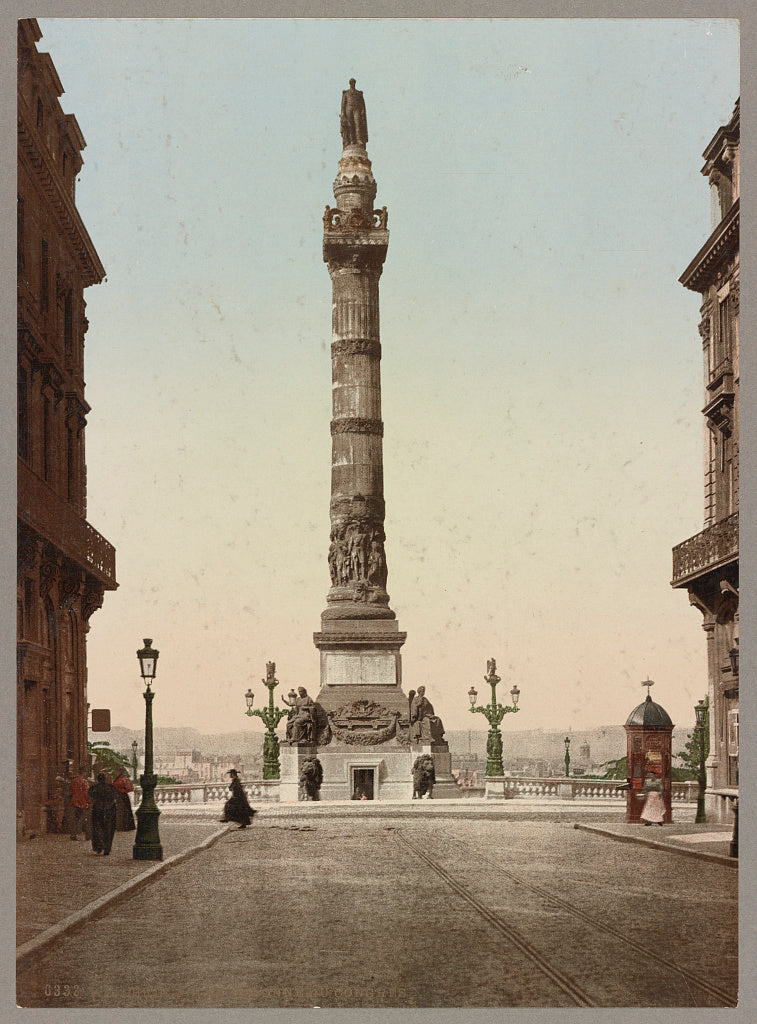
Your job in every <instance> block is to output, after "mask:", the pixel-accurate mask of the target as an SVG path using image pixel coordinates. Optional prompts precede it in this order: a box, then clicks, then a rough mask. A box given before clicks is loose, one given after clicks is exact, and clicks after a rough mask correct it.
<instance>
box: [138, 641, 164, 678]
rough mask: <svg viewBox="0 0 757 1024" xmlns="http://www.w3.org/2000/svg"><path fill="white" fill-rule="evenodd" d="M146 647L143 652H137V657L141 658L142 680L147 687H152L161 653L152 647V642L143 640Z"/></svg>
mask: <svg viewBox="0 0 757 1024" xmlns="http://www.w3.org/2000/svg"><path fill="white" fill-rule="evenodd" d="M142 643H143V644H144V647H143V648H142V650H141V651H137V657H138V658H139V671H140V672H141V673H142V679H143V680H144V682H145V685H146V686H147V687H148V689H149V687H150V683H152V682H153V681H154V679H155V671H156V669H157V666H158V655H159V654H160V651H157V650H155V648H154V647H153V646H152V640H147V639H145V640H143V641H142Z"/></svg>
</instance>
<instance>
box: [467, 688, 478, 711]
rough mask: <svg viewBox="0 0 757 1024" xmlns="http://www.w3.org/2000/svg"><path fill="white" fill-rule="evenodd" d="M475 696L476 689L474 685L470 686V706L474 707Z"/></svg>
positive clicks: (476, 693)
mask: <svg viewBox="0 0 757 1024" xmlns="http://www.w3.org/2000/svg"><path fill="white" fill-rule="evenodd" d="M477 698H478V690H477V689H476V687H475V686H471V688H470V690H468V700H469V701H470V706H471V707H475V704H476V700H477Z"/></svg>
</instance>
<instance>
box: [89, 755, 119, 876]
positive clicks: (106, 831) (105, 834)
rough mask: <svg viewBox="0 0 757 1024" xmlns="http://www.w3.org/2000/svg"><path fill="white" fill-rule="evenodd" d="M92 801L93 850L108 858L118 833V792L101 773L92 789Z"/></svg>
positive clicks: (90, 792)
mask: <svg viewBox="0 0 757 1024" xmlns="http://www.w3.org/2000/svg"><path fill="white" fill-rule="evenodd" d="M89 796H90V799H91V801H92V849H93V850H94V851H95V853H101V854H102V855H103V857H107V856H108V854H109V853H110V848H111V846H112V845H113V835H114V833H115V831H116V799H117V797H118V791H117V790H116V787H115V786H114V785H113V783H112V782H108V780H107V778H106V777H105V774H104V773H103V772H100V774H99V775H98V776H97V782H96V783H95V784H94V786H91V787H90V790H89Z"/></svg>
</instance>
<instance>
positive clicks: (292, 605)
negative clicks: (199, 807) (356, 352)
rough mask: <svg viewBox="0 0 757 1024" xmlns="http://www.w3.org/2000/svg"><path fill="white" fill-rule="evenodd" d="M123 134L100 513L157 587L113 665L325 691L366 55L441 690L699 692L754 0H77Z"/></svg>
mask: <svg viewBox="0 0 757 1024" xmlns="http://www.w3.org/2000/svg"><path fill="white" fill-rule="evenodd" d="M40 27H41V30H42V33H43V38H42V39H41V40H40V42H39V43H38V48H39V49H40V50H43V51H48V52H49V53H50V54H51V56H52V59H53V62H54V64H55V66H56V68H57V71H58V74H59V76H60V79H61V82H62V84H63V88H64V90H65V92H64V94H63V96H62V97H61V103H62V105H63V109H64V110H65V111H66V112H72V113H74V114H75V115H76V119H77V121H78V123H79V125H80V127H81V129H82V132H83V134H84V137H85V139H86V141H87V146H86V149H85V150H84V153H83V157H84V161H85V163H84V167H83V169H82V172H81V174H80V178H79V183H78V184H77V206H78V208H79V210H80V212H81V214H82V218H83V220H84V223H85V225H86V227H87V229H88V231H89V233H90V235H91V237H92V240H93V242H94V245H95V248H96V249H97V251H98V254H99V256H100V258H101V260H102V263H103V265H104V266H105V268H106V271H107V277H106V280H105V281H104V282H103V283H101V284H100V285H97V286H95V287H92V288H89V289H88V290H87V292H86V293H85V298H86V300H87V317H88V320H89V323H90V327H89V331H88V333H87V336H86V350H85V371H86V372H85V377H86V384H87V388H86V398H87V401H88V402H89V404H90V406H91V407H92V412H91V413H90V415H89V416H88V425H87V431H86V444H87V469H88V515H87V518H88V520H89V521H90V523H91V524H92V525H93V526H94V527H95V528H96V529H97V530H98V531H99V532H100V533H102V534H103V535H104V536H105V537H106V538H107V539H108V540H109V541H110V542H111V543H112V544H114V546H115V548H116V567H117V578H118V581H119V588H118V590H117V591H115V592H113V593H107V594H106V596H105V602H104V605H103V607H102V609H101V610H99V611H98V612H96V613H95V615H94V616H93V617H92V619H91V620H90V626H91V629H90V633H89V637H88V672H89V685H88V699H89V701H90V704H91V705H92V706H93V707H96V708H97V707H107V708H110V709H111V712H112V719H113V723H114V724H117V725H122V726H125V727H129V728H139V727H140V726H141V723H142V722H143V721H144V702H143V700H142V697H141V693H142V684H141V680H140V677H139V667H138V662H137V658H136V651H137V648H138V647H141V645H142V639H143V638H144V637H150V638H152V639H153V641H154V646H155V647H157V648H158V649H159V650H160V660H159V664H158V675H157V680H156V685H155V690H156V699H155V703H154V705H153V712H154V722H155V725H156V727H159V726H194V727H196V728H198V729H200V730H202V731H206V732H216V731H224V732H225V731H237V730H239V729H247V728H249V729H252V730H253V731H255V730H262V724H261V723H260V722H259V721H258V720H257V719H256V720H254V721H251V720H250V719H249V718H247V716H246V715H244V711H245V701H244V692H245V690H246V689H247V688H248V687H252V689H253V692H255V694H256V698H257V699H256V703H257V704H259V703H260V702H261V700H262V699H263V696H264V695H265V696H266V697H267V694H266V693H265V690H264V687H263V686H262V684H261V679H262V677H264V676H265V665H266V662H267V661H275V662H276V666H277V676H278V678H279V680H280V681H281V688H280V691H279V692H281V691H283V692H287V691H288V690H289V689H290V688H291V686H293V685H294V686H299V685H304V686H306V687H307V688H308V691H309V692H310V693H311V694H313V695H314V694H316V693H317V691H318V689H319V659H318V652H317V650H316V648H315V647H314V645H313V641H312V634H313V632H315V631H318V630H319V629H320V613H321V612H322V611H323V609H324V608H325V607H326V594H327V593H328V589H329V574H328V565H327V552H328V544H329V528H330V524H329V496H330V494H329V489H330V465H331V437H330V429H329V424H330V420H331V360H330V342H331V283H330V280H329V277H328V272H327V269H326V266H325V264H324V263H323V261H322V252H321V246H322V232H323V227H322V216H323V210H324V207H325V206H326V205H327V204H329V203H332V204H333V192H332V184H333V180H334V177H335V175H336V170H337V162H338V159H339V157H340V156H341V138H340V135H339V122H338V113H339V107H340V103H341V92H342V90H343V89H345V88H347V84H348V80H349V79H350V77H355V78H356V79H357V87H358V88H359V89H361V90H362V91H363V93H364V97H365V102H366V108H367V117H368V132H369V141H368V147H367V148H368V155H369V157H370V159H371V161H372V164H373V173H374V176H375V178H376V181H377V183H378V194H377V199H376V205H377V206H379V207H380V206H384V205H385V206H387V208H388V211H389V230H390V241H389V251H388V255H387V260H386V263H385V266H384V272H383V275H382V278H381V286H380V290H381V291H380V294H381V298H380V303H381V343H382V364H381V372H382V414H383V420H384V449H383V451H384V492H385V498H386V523H385V527H386V538H387V539H386V556H387V563H388V569H389V579H388V584H387V589H388V591H389V594H390V604H391V607H392V608H393V609H394V611H395V612H396V613H397V617H398V620H399V627H400V629H401V630H403V631H406V632H407V642H406V644H405V646H404V647H403V649H402V665H403V688H404V689H405V692H407V691H408V690H409V689H411V688H413V689H417V687H418V685H421V684H422V685H425V686H426V689H427V695H428V696H429V697H430V698H431V700H432V702H433V704H434V706H435V710H436V712H437V713H438V714H439V715H440V716H441V717H442V719H443V720H444V723H445V726H446V728H447V729H448V730H450V729H467V728H472V727H479V728H485V727H486V722H485V720H484V719H483V717H481V716H476V717H474V716H471V715H470V713H469V712H468V710H467V709H468V700H467V690H468V688H469V687H470V686H471V684H473V685H475V686H476V687H477V688H478V689H479V691H480V692H481V693H482V694H483V692H484V691H485V687H484V683H483V677H484V675H485V672H486V662H487V660H488V659H489V658H492V657H493V658H496V660H497V666H498V674H499V675H500V676H501V677H502V691H503V692H502V695H501V696H502V697H503V696H504V694H505V693H506V692H507V691H509V689H510V688H511V686H512V685H513V683H517V684H518V687H519V688H520V690H521V698H520V707H521V711H520V712H519V714H518V716H517V718H515V717H514V716H513V717H512V718H511V719H510V721H508V719H505V722H504V723H503V731H504V732H505V734H506V732H507V729H508V727H510V728H515V727H516V724H517V728H518V729H531V728H544V729H561V730H562V729H566V730H568V729H572V730H581V729H583V728H588V727H592V726H596V725H608V724H616V723H617V724H622V723H623V722H625V720H626V718H627V717H628V715H629V713H630V712H631V710H632V709H633V707H634V706H635V705H636V704H638V703H640V702H641V700H642V699H643V698H644V697H645V696H646V690H645V689H643V688H642V687H641V685H640V684H641V682H642V680H645V679H646V678H647V677H651V678H652V679H653V680H654V681H655V686H654V688H653V690H652V696H653V698H654V699H655V700H657V701H658V702H659V703H661V704H662V705H663V706H664V707H665V708H666V710H667V711H668V712H669V714H670V715H671V717H672V719H673V721H674V723H676V724H679V725H684V726H685V725H689V724H691V723H693V718H694V714H693V706H694V704H695V703H696V702H697V700H698V699H699V698H700V697H702V696H704V695H705V693H706V689H707V682H706V680H707V669H706V658H705V653H706V652H705V639H704V634H703V632H702V630H701V618H700V615H699V613H698V612H696V611H695V610H694V609H692V608H691V607H690V606H689V602H688V599H687V595H686V593H685V591H676V590H673V589H672V588H671V587H670V577H671V549H672V547H673V546H674V545H676V544H677V543H679V542H681V541H683V540H685V539H686V538H688V537H690V536H692V535H693V534H695V533H698V532H699V531H700V530H701V529H702V528H703V483H702V466H703V431H704V426H703V417H702V415H701V408H702V406H703V404H704V386H703V380H702V357H701V342H700V339H699V335H698V331H697V325H698V322H699V305H700V300H699V297H698V296H697V295H695V294H693V293H691V292H688V291H687V290H685V289H684V288H683V287H682V286H681V285H680V284H679V283H678V277H679V276H680V275H681V273H682V272H683V270H684V269H685V268H686V266H687V265H688V264H689V262H690V261H691V259H692V258H693V256H694V255H695V254H696V252H697V251H698V249H699V248H700V246H701V245H702V244H703V242H704V241H705V239H706V238H707V236H708V235H709V233H710V230H711V226H710V199H709V190H708V186H707V181H706V179H705V178H704V177H703V176H702V175H701V174H700V169H701V167H702V164H703V161H702V158H701V154H702V152H703V150H704V148H705V146H706V145H707V143H708V142H709V141H710V139H711V138H712V136H713V135H714V134H715V132H716V131H717V129H718V127H719V126H720V125H722V124H724V123H726V122H727V121H728V119H729V118H730V116H731V113H732V111H733V106H734V103H735V101H736V98H737V96H738V93H739V51H738V46H739V40H738V27H737V24H736V22H733V21H726V20H718V21H707V20H693V19H692V20H686V21H684V20H675V19H670V20H664V21H663V20H634V21H623V20H612V21H608V20H597V21H591V20H580V21H567V20H562V21H550V20H544V19H540V20H533V21H530V20H515V21H507V20H500V21H496V20H495V21H490V20H483V19H481V20H471V21H468V20H442V19H439V20H433V21H414V20H403V21H393V20H388V19H386V20H376V21H339V20H333V19H332V20H323V21H319V20H296V19H294V20H274V21H269V20H262V19H256V20H233V19H225V20H217V21H214V20H209V19H204V20H186V21H182V20H171V19H167V20H160V19H157V20H149V21H146V20H123V19H102V20H100V19H73V18H67V19H47V18H43V19H40Z"/></svg>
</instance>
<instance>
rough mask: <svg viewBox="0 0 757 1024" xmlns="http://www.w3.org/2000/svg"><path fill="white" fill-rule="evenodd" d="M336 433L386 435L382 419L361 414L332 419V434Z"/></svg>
mask: <svg viewBox="0 0 757 1024" xmlns="http://www.w3.org/2000/svg"><path fill="white" fill-rule="evenodd" d="M335 434H373V435H374V436H375V437H383V436H384V424H383V422H382V421H381V420H371V419H365V418H363V417H361V416H340V418H339V419H338V420H332V421H331V436H332V437H333V436H334V435H335Z"/></svg>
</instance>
